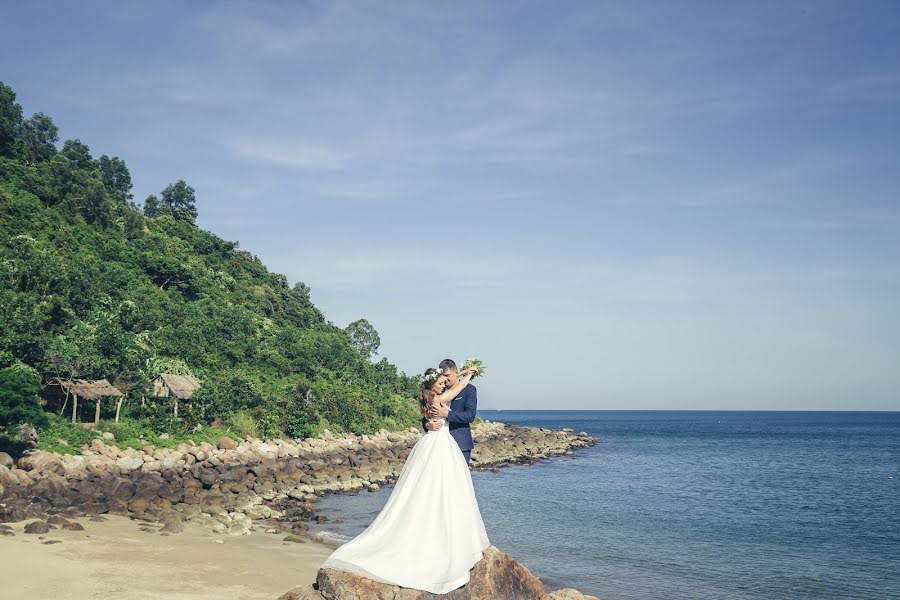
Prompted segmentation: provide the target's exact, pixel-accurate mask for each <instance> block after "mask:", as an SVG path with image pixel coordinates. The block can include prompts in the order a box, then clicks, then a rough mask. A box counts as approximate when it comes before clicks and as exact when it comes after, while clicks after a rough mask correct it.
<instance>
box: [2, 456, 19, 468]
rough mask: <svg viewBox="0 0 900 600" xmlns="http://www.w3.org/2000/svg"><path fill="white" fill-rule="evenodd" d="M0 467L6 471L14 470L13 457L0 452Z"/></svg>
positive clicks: (14, 462)
mask: <svg viewBox="0 0 900 600" xmlns="http://www.w3.org/2000/svg"><path fill="white" fill-rule="evenodd" d="M0 466H3V467H6V468H7V469H12V468H15V466H16V461H14V460H13V457H12V456H10V455H9V454H7V453H6V452H0Z"/></svg>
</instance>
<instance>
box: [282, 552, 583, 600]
mask: <svg viewBox="0 0 900 600" xmlns="http://www.w3.org/2000/svg"><path fill="white" fill-rule="evenodd" d="M546 596H547V592H546V590H545V588H544V584H543V583H541V580H540V579H538V578H537V577H535V576H534V575H532V574H531V572H530V571H529V570H528V569H527V568H525V566H524V565H522V564H520V563H519V562H517V561H516V560H515V559H513V558H512V557H510V556H508V555H507V554H504V553H503V552H501V551H500V550H498V549H497V548H495V547H494V546H491V547H489V548H488V549H486V550H485V551H484V557H483V558H482V559H481V560H480V561H479V562H478V564H476V565H475V567H474V569H472V573H471V578H470V580H469V583H467V584H466V585H465V586H463V587H461V588H458V589H455V590H453V591H452V592H449V593H447V594H443V595H441V596H436V595H435V594H431V593H429V592H424V591H421V590H414V589H409V588H401V587H398V586H393V585H387V584H383V583H378V582H375V581H372V580H371V579H366V578H365V577H361V576H359V575H356V574H353V573H349V572H347V571H340V570H337V569H319V573H318V576H317V577H316V584H315V586H313V587H303V588H296V589H294V590H291V591H290V592H288V593H286V594H284V595H283V596H281V597H280V598H279V600H431V599H433V598H441V599H443V600H544V598H545V597H546ZM562 598H565V596H562V597H560V599H562ZM567 600H568V599H567Z"/></svg>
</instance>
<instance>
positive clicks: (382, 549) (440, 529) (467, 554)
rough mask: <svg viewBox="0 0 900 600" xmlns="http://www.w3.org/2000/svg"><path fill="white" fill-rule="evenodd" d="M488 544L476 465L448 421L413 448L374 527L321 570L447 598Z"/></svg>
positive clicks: (338, 551)
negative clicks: (474, 472) (473, 468)
mask: <svg viewBox="0 0 900 600" xmlns="http://www.w3.org/2000/svg"><path fill="white" fill-rule="evenodd" d="M489 545H490V541H488V536H487V532H486V531H485V529H484V522H483V521H482V520H481V512H480V511H479V510H478V501H477V500H476V498H475V489H474V488H473V487H472V476H471V474H470V473H469V467H468V465H467V464H466V459H465V457H463V455H462V452H460V450H459V446H458V445H457V443H456V440H454V439H453V437H452V436H451V435H450V430H449V428H448V427H447V426H446V420H445V426H444V427H441V428H440V429H438V430H437V431H428V432H427V433H425V434H424V435H423V436H422V437H421V439H419V441H418V442H416V445H415V446H413V448H412V450H411V451H410V453H409V458H407V459H406V464H405V465H403V470H402V471H401V472H400V477H399V478H398V479H397V484H396V485H395V486H394V491H393V492H392V493H391V497H390V498H389V499H388V501H387V504H385V505H384V508H383V509H382V510H381V512H380V513H379V514H378V516H377V517H375V520H374V521H372V524H371V525H369V527H368V528H366V530H365V531H363V532H362V533H361V534H359V535H358V536H357V537H355V538H354V539H352V540H351V541H349V542H347V543H346V544H344V545H343V546H341V547H339V548H338V549H337V550H335V551H334V552H333V553H332V554H331V556H329V557H328V558H327V559H326V560H325V562H324V563H323V564H322V568H332V569H343V570H345V571H350V572H353V573H356V574H358V575H362V576H363V577H366V578H368V579H372V580H375V581H379V582H381V583H387V584H391V585H399V586H402V587H406V588H414V589H418V590H425V591H428V592H431V593H432V594H445V593H447V592H450V591H451V590H455V589H456V588H458V587H460V586H462V585H465V584H466V583H468V582H469V571H470V570H471V569H472V567H473V566H475V563H477V562H478V561H479V560H481V558H482V550H484V549H486V548H487V547H488V546H489Z"/></svg>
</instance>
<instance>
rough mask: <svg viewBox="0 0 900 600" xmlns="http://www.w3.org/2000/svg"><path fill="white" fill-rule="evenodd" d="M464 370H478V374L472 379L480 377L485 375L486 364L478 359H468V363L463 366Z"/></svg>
mask: <svg viewBox="0 0 900 600" xmlns="http://www.w3.org/2000/svg"><path fill="white" fill-rule="evenodd" d="M462 368H463V370H465V369H478V372H477V373H475V375H473V376H472V379H475V378H476V377H480V376H481V375H484V363H483V362H481V361H480V360H478V359H477V358H467V359H466V362H464V363H463V364H462Z"/></svg>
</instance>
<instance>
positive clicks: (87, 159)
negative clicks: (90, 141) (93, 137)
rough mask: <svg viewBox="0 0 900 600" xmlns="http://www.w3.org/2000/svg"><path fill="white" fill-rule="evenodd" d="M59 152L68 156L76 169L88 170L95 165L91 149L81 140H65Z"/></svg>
mask: <svg viewBox="0 0 900 600" xmlns="http://www.w3.org/2000/svg"><path fill="white" fill-rule="evenodd" d="M60 154H62V155H63V156H65V157H66V158H68V159H69V162H71V163H72V166H73V167H75V168H76V169H81V170H84V171H90V170H93V169H95V168H96V167H97V164H96V163H95V162H94V157H92V156H91V149H90V148H88V146H87V144H83V143H82V142H81V140H66V141H65V142H63V147H62V150H60Z"/></svg>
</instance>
